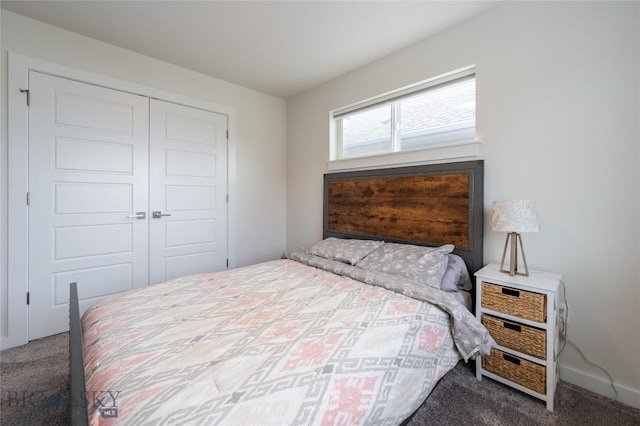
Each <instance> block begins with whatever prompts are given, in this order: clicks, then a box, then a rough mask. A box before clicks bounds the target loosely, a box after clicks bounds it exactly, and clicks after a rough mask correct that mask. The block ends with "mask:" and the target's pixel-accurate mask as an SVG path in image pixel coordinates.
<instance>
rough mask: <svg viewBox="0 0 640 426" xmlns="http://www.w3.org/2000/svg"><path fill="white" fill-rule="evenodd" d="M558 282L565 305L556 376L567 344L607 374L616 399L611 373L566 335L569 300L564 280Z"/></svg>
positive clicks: (615, 389) (561, 322)
mask: <svg viewBox="0 0 640 426" xmlns="http://www.w3.org/2000/svg"><path fill="white" fill-rule="evenodd" d="M560 284H561V285H562V295H563V298H564V305H565V314H564V317H562V316H561V317H560V336H562V340H563V342H562V348H560V350H559V351H558V353H557V354H556V373H557V375H558V378H560V364H559V363H558V359H559V358H560V354H561V353H562V351H564V348H565V347H566V346H567V344H569V345H571V346H572V347H573V348H574V349H575V350H577V351H578V353H579V354H580V356H581V357H582V359H583V360H584V361H585V362H586V363H587V364H589V365H591V366H593V367H596V368H598V369H599V370H602V371H603V372H604V374H606V375H607V377H608V378H609V385H611V389H613V392H614V394H615V397H614V399H615V400H617V399H618V389H617V388H616V385H615V384H614V382H613V376H612V375H611V374H609V372H608V371H607V370H606V369H604V368H603V367H601V366H599V365H598V364H596V363H594V362H592V361H590V360H589V359H588V358H587V357H586V355H585V354H584V352H582V349H580V348H579V347H578V345H577V344H576V343H575V342H573V341H572V340H571V339H569V336H568V333H567V331H568V329H569V302H568V301H567V286H566V285H565V284H564V282H563V281H562V280H560Z"/></svg>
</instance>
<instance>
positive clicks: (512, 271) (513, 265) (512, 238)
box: [500, 232, 529, 277]
mask: <svg viewBox="0 0 640 426" xmlns="http://www.w3.org/2000/svg"><path fill="white" fill-rule="evenodd" d="M518 241H519V242H520V250H521V251H522V261H523V262H524V272H518ZM509 243H511V255H510V260H509V270H506V269H504V258H505V257H506V255H507V246H508V245H509ZM500 272H505V273H507V274H509V275H511V276H512V277H513V276H514V275H522V276H525V277H528V276H529V268H527V258H526V257H525V255H524V247H523V246H522V237H521V236H520V234H518V233H517V232H509V233H508V234H507V239H506V240H505V242H504V251H503V252H502V261H501V262H500Z"/></svg>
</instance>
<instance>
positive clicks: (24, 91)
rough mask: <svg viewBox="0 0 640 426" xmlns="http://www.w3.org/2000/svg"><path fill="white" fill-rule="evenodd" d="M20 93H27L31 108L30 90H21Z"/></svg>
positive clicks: (28, 103)
mask: <svg viewBox="0 0 640 426" xmlns="http://www.w3.org/2000/svg"><path fill="white" fill-rule="evenodd" d="M20 93H26V94H27V106H31V96H29V95H30V93H31V92H29V89H20Z"/></svg>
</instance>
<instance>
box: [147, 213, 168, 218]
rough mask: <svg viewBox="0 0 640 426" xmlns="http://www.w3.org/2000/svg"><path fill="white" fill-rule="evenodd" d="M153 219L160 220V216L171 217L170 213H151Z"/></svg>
mask: <svg viewBox="0 0 640 426" xmlns="http://www.w3.org/2000/svg"><path fill="white" fill-rule="evenodd" d="M152 215H153V218H154V219H160V218H161V217H162V216H171V213H162V212H152Z"/></svg>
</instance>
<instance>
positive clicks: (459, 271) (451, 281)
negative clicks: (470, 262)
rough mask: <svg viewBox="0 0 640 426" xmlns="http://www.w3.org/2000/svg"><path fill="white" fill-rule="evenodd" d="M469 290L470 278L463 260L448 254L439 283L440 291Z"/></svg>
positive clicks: (470, 286)
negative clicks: (445, 266)
mask: <svg viewBox="0 0 640 426" xmlns="http://www.w3.org/2000/svg"><path fill="white" fill-rule="evenodd" d="M471 288H472V285H471V278H469V271H468V270H467V265H466V264H465V263H464V260H463V259H462V258H461V257H460V256H458V255H455V254H450V255H449V260H448V262H447V269H446V270H445V271H444V275H443V277H442V281H441V282H440V290H444V291H458V290H471Z"/></svg>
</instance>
